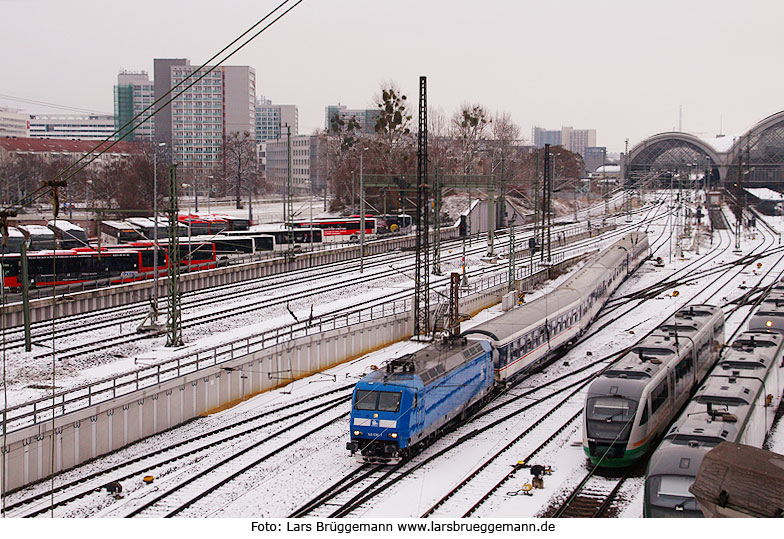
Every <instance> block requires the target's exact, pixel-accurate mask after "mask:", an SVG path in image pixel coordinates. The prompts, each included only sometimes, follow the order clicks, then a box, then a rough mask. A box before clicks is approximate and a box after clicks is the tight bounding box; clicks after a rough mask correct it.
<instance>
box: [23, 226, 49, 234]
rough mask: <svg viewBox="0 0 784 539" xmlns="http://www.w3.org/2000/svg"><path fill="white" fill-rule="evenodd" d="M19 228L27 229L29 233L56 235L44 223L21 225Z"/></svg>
mask: <svg viewBox="0 0 784 539" xmlns="http://www.w3.org/2000/svg"><path fill="white" fill-rule="evenodd" d="M19 230H26V231H27V232H28V233H29V234H43V235H45V236H54V232H52V231H51V230H50V229H49V228H48V227H45V226H43V225H19Z"/></svg>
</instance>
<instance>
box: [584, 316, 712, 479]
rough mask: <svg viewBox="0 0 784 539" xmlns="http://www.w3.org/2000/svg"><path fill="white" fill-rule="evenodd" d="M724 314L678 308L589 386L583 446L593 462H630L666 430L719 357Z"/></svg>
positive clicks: (613, 464)
mask: <svg viewBox="0 0 784 539" xmlns="http://www.w3.org/2000/svg"><path fill="white" fill-rule="evenodd" d="M723 344H724V313H723V311H722V310H721V309H720V308H719V307H715V306H712V305H691V306H686V307H683V308H681V309H679V310H678V311H677V312H676V313H675V314H674V315H672V316H670V317H669V318H668V319H667V320H665V321H664V323H662V324H661V325H659V326H658V327H657V328H656V329H655V330H654V331H653V333H652V334H651V335H649V336H648V337H646V338H644V339H643V340H642V341H640V342H639V343H637V344H636V345H635V346H634V347H633V348H632V349H631V351H629V352H627V353H626V354H625V355H624V356H622V357H621V358H620V359H619V360H618V361H617V362H616V363H614V364H613V365H612V366H611V367H610V368H609V369H607V370H606V371H605V372H603V373H602V374H601V375H600V376H599V377H598V378H596V379H595V380H594V381H593V382H592V383H591V385H590V386H589V387H588V394H587V396H586V401H585V412H584V413H583V449H584V451H585V454H586V456H587V457H588V458H589V459H590V461H591V463H592V464H594V465H596V466H601V467H609V468H617V467H623V466H629V465H630V464H632V463H634V462H636V461H637V460H638V459H640V458H642V457H643V456H644V455H645V454H647V453H648V451H649V450H650V449H651V448H652V447H653V444H654V443H655V442H656V441H657V440H658V439H659V438H660V436H661V435H662V434H663V433H664V432H665V431H666V430H667V427H668V426H669V424H670V422H671V421H672V419H673V418H674V417H675V415H676V414H677V413H678V411H679V410H680V409H681V408H682V407H683V405H685V404H686V402H687V401H688V399H689V395H690V394H691V393H692V391H693V390H694V388H695V387H697V385H698V384H699V383H700V382H701V381H702V380H703V379H704V378H705V376H706V375H707V374H708V371H710V369H711V367H713V365H714V364H715V363H716V360H717V359H718V358H719V353H720V351H721V347H722V345H723Z"/></svg>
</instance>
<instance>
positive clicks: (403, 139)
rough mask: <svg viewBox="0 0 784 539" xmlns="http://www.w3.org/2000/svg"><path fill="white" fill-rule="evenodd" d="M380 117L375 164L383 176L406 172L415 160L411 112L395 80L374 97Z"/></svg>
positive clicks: (377, 121)
mask: <svg viewBox="0 0 784 539" xmlns="http://www.w3.org/2000/svg"><path fill="white" fill-rule="evenodd" d="M374 101H375V104H376V107H377V108H378V111H379V115H378V118H377V119H376V125H375V127H374V130H375V138H374V142H375V144H374V150H375V151H374V153H375V155H376V157H377V160H376V165H377V167H378V168H379V172H380V173H382V174H395V173H399V172H405V171H407V170H408V169H409V168H410V167H409V163H410V162H411V159H412V157H413V155H412V152H411V150H412V148H413V137H412V136H411V127H410V126H411V113H410V111H409V107H408V98H407V97H406V96H405V94H403V93H402V92H401V91H400V88H398V86H397V84H395V83H394V82H392V81H388V82H385V83H383V84H382V85H381V92H380V93H379V94H377V95H376V96H375V99H374Z"/></svg>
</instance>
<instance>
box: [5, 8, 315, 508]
mask: <svg viewBox="0 0 784 539" xmlns="http://www.w3.org/2000/svg"><path fill="white" fill-rule="evenodd" d="M290 1H291V0H284V1H283V2H281V3H280V4H278V5H277V6H276V7H275V8H274V9H273V10H271V11H270V12H268V13H267V14H266V15H265V16H264V17H262V18H261V19H260V20H258V21H257V22H256V23H255V24H253V25H252V26H251V27H250V28H248V29H247V30H246V31H245V32H243V33H242V34H240V35H239V36H238V37H237V38H235V39H234V40H233V41H231V42H230V43H229V44H228V45H226V46H225V47H224V48H222V49H221V50H220V51H219V52H217V53H216V54H215V55H213V56H212V57H211V58H209V59H208V60H207V61H206V62H204V64H202V65H201V66H200V67H199V68H197V69H196V70H194V71H193V72H191V73H189V74H188V75H187V76H186V77H185V78H184V79H183V80H182V81H180V82H179V83H177V84H176V85H175V86H173V87H172V88H171V89H169V90H168V91H167V92H166V93H164V94H163V95H162V96H161V97H160V98H158V99H156V100H155V101H154V102H153V103H151V104H150V105H148V106H147V107H146V108H145V109H144V110H142V111H141V112H139V113H138V114H137V115H136V116H134V117H133V118H131V119H130V120H129V121H128V122H126V123H125V124H124V125H123V126H121V127H120V128H119V129H117V130H115V132H114V133H112V134H110V135H108V136H107V137H106V138H104V139H103V140H101V141H100V142H98V143H97V144H96V146H95V147H94V148H93V149H92V150H91V151H90V152H88V153H86V154H84V155H83V156H82V157H80V158H79V159H78V160H76V161H74V162H73V163H71V164H70V165H69V166H67V167H66V168H64V169H62V170H60V171H59V172H58V173H57V174H56V175H55V176H54V178H52V179H51V180H49V181H48V182H45V184H44V185H42V186H41V187H39V188H37V189H36V190H34V191H33V192H32V193H31V194H30V195H28V196H27V197H25V198H24V199H23V200H20V201H17V202H16V203H14V204H11V205H10V206H9V207H7V208H6V209H5V210H3V211H2V214H5V215H9V214H11V213H12V212H13V211H15V210H16V209H21V208H23V207H26V206H29V205H30V204H32V203H33V202H35V201H37V200H39V199H41V198H42V197H44V196H46V195H47V194H55V196H52V203H53V206H55V207H54V220H55V226H56V222H57V214H58V210H59V207H57V206H59V201H58V200H57V196H56V192H57V191H56V190H57V184H58V183H60V184H61V185H63V186H64V185H66V184H65V182H67V180H68V179H70V178H72V177H73V176H74V175H76V174H77V173H78V172H80V171H81V170H83V169H84V168H86V167H87V166H88V165H90V164H91V163H92V162H94V161H95V160H96V159H98V158H99V157H100V156H101V155H103V154H105V153H106V152H108V151H109V150H110V149H111V148H113V147H114V146H115V145H116V144H117V143H118V142H120V141H122V139H124V138H125V137H127V136H128V135H129V134H130V133H132V132H133V131H135V130H136V129H138V128H139V127H140V126H141V125H143V124H144V123H145V122H147V121H149V119H150V118H151V117H153V116H154V115H155V114H156V113H157V112H158V110H160V108H156V109H155V110H154V111H153V112H152V113H150V114H149V115H147V117H145V118H142V119H141V121H140V122H139V123H138V124H136V125H132V124H133V122H135V121H136V120H138V119H139V118H141V117H142V116H144V115H145V114H146V113H147V112H148V111H150V109H152V108H153V107H155V106H156V105H158V104H160V103H161V102H163V103H162V107H165V106H166V105H169V104H170V103H171V102H172V101H174V100H175V99H176V98H177V97H179V96H180V95H182V94H183V93H185V92H186V91H187V90H189V89H190V88H191V87H192V86H194V85H195V84H196V83H197V82H199V81H200V80H201V79H203V78H204V77H205V76H207V75H208V74H209V73H211V72H212V71H214V70H215V69H216V68H217V67H219V66H220V65H221V64H222V63H223V62H225V61H226V60H228V59H229V58H231V57H232V56H234V55H235V54H236V53H237V52H239V51H240V50H241V49H243V48H244V47H245V46H246V45H248V44H249V43H250V42H251V41H253V40H254V39H256V38H257V37H258V36H259V35H261V33H263V32H264V31H266V30H267V29H268V28H269V27H270V26H272V25H273V24H275V23H276V22H277V21H279V20H280V19H281V18H282V17H283V16H285V15H286V14H288V13H289V12H290V11H291V10H292V9H294V8H295V7H297V6H298V5H299V4H301V3H302V1H303V0H297V1H296V2H294V4H293V5H291V6H290V7H288V8H287V9H286V10H285V11H283V12H282V13H281V14H279V15H278V16H277V17H275V18H274V19H273V20H272V21H270V22H269V23H268V24H266V25H265V26H264V27H262V28H261V29H260V30H258V31H257V32H256V33H254V34H253V35H252V36H250V37H249V38H248V39H247V40H245V41H244V42H243V43H242V44H240V45H239V46H238V47H237V48H236V49H234V50H233V51H231V52H230V53H229V54H227V55H226V56H225V57H223V58H221V59H220V60H219V61H218V62H217V63H216V64H215V65H213V66H209V68H208V69H206V70H205V68H207V66H208V64H209V63H210V62H212V61H213V60H215V59H216V58H218V57H219V56H220V55H221V54H223V53H224V52H226V51H227V50H228V49H230V48H231V47H232V46H233V45H235V44H236V43H237V42H238V41H240V40H242V39H243V38H244V37H245V36H247V35H248V34H249V33H251V32H253V30H254V29H256V28H257V27H258V26H259V25H261V24H262V23H263V22H264V21H266V20H267V19H269V18H270V17H272V16H273V15H274V14H275V12H277V11H278V10H280V9H281V8H282V7H283V6H285V5H286V4H288V3H289V2H290ZM197 75H198V76H197ZM189 79H192V80H191V81H190V83H188V84H187V85H185V83H186V82H187V81H188V80H189ZM183 85H185V86H184V87H183V88H182V89H180V90H179V91H177V93H176V94H174V95H172V93H173V92H174V91H175V90H177V89H178V88H179V87H180V86H183ZM164 101H165V102H164ZM162 107H161V108H162ZM128 127H130V129H128V131H126V132H125V133H124V134H123V135H122V136H120V137H119V138H117V139H116V140H112V138H113V137H115V136H116V135H118V134H119V133H121V132H122V131H123V130H125V129H126V128H128ZM107 143H109V144H108V145H107ZM55 253H56V251H55ZM56 263H57V261H56V256H55V257H54V258H53V260H52V268H53V273H54V274H55V275H56V273H57V272H56ZM0 267H1V266H0ZM2 293H3V298H2V306H3V312H2V319H3V320H2V337H3V391H4V396H5V402H4V405H3V447H2V452H3V458H2V465H3V470H2V472H3V473H2V477H3V485H2V486H3V488H2V494H3V496H2V499H3V500H2V508H3V511H2V514H3V516H5V510H4V508H5V486H4V485H5V482H6V475H5V447H6V430H7V429H6V424H5V409H6V408H7V384H6V370H5V367H6V362H5V323H4V322H5V309H4V299H5V298H4V288H3V291H2ZM56 307H57V283H56V279H55V283H54V285H53V287H52V310H53V316H52V423H51V428H52V431H51V442H52V445H51V498H50V510H51V515H52V517H54V476H55V453H56V451H55V447H56V445H55V444H56V442H55V436H56V430H55V427H56V424H55V415H56V414H55V413H54V410H55V406H56V374H57V370H56V349H55V327H54V326H55V322H56V318H57V317H56Z"/></svg>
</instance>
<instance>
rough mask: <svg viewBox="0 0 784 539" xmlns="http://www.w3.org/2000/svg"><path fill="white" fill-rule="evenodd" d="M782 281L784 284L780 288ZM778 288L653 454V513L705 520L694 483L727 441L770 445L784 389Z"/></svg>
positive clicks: (647, 499) (649, 492)
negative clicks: (709, 458) (708, 457)
mask: <svg viewBox="0 0 784 539" xmlns="http://www.w3.org/2000/svg"><path fill="white" fill-rule="evenodd" d="M779 287H781V285H777V287H776V288H777V289H778V288H779ZM777 289H774V291H773V292H772V293H771V294H769V296H768V297H767V298H766V299H765V300H764V301H763V302H762V303H761V304H760V306H759V307H758V308H757V310H756V311H755V312H754V314H753V316H752V317H751V318H750V320H749V328H748V330H747V331H745V332H743V333H741V334H740V335H738V337H737V338H736V339H735V340H734V341H733V343H732V345H731V347H729V348H728V349H727V351H726V352H725V354H724V356H723V357H722V358H721V359H720V360H719V363H718V365H716V367H715V368H714V369H713V370H712V371H711V373H710V375H709V376H708V378H707V379H706V381H705V382H704V383H703V384H702V385H701V386H700V388H699V389H698V390H697V393H696V394H695V396H694V398H693V399H692V400H691V401H690V402H689V403H688V405H687V406H686V408H685V409H684V411H683V413H681V415H680V416H679V417H678V419H677V420H676V421H675V423H674V424H673V425H672V427H670V429H669V430H668V432H667V435H666V436H665V438H664V440H663V441H662V443H661V444H660V445H659V447H658V449H656V451H654V453H653V454H652V455H651V459H650V462H649V463H648V470H647V474H646V480H645V490H644V501H643V515H644V516H646V517H701V516H702V512H701V511H700V509H699V507H698V505H697V502H696V500H695V499H694V496H693V495H692V494H691V493H690V492H689V487H690V486H691V484H692V483H693V482H694V479H695V478H696V476H697V472H698V470H699V468H700V464H701V463H702V459H703V457H704V456H705V454H706V453H707V452H708V451H710V450H711V449H712V448H713V447H716V446H717V445H718V444H720V443H721V442H725V441H727V442H734V443H741V444H745V445H750V446H754V447H762V444H763V443H764V442H765V438H766V436H767V434H768V432H769V431H770V429H771V426H772V425H773V421H774V418H775V415H776V410H777V409H778V406H779V403H780V402H781V396H782V390H784V335H782V333H784V325H782V320H784V292H782V291H781V290H777Z"/></svg>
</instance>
